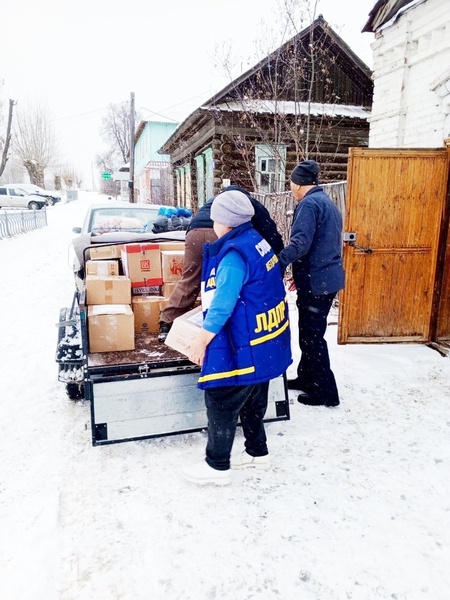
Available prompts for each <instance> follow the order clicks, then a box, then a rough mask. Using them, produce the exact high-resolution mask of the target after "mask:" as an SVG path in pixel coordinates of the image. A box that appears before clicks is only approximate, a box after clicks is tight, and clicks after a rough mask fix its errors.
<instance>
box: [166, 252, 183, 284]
mask: <svg viewBox="0 0 450 600" xmlns="http://www.w3.org/2000/svg"><path fill="white" fill-rule="evenodd" d="M183 264H184V252H181V251H180V250H162V251H161V267H162V278H163V281H164V283H173V282H174V281H178V280H179V279H181V276H182V275H183Z"/></svg>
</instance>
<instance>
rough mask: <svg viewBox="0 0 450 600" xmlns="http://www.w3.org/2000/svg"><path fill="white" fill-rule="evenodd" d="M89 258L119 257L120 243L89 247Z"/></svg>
mask: <svg viewBox="0 0 450 600" xmlns="http://www.w3.org/2000/svg"><path fill="white" fill-rule="evenodd" d="M89 252H90V258H91V260H104V259H108V258H120V257H121V244H117V245H116V246H102V245H100V244H99V245H98V246H95V247H92V248H90V249H89Z"/></svg>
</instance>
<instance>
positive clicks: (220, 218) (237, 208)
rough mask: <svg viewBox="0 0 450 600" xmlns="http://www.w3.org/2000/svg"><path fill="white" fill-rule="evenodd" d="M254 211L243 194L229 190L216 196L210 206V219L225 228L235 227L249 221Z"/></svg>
mask: <svg viewBox="0 0 450 600" xmlns="http://www.w3.org/2000/svg"><path fill="white" fill-rule="evenodd" d="M254 214H255V209H254V208H253V205H252V203H251V202H250V200H249V199H248V197H247V196H246V195H245V194H244V193H243V192H238V191H237V190H230V191H229V192H222V193H221V194H218V195H217V196H216V197H215V198H214V200H213V203H212V205H211V219H212V220H213V221H215V222H217V223H220V224H221V225H225V226H226V227H237V226H238V225H242V223H247V222H248V221H251V218H252V217H253V215H254Z"/></svg>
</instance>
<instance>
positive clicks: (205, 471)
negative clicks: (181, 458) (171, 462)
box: [181, 460, 231, 485]
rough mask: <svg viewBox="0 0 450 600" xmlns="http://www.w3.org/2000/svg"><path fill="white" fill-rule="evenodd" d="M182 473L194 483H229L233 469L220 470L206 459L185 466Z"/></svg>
mask: <svg viewBox="0 0 450 600" xmlns="http://www.w3.org/2000/svg"><path fill="white" fill-rule="evenodd" d="M181 475H182V476H183V477H184V478H185V479H187V481H190V482H192V483H196V484H198V485H206V484H208V483H213V484H214V485H229V484H230V483H231V469H227V470H226V471H219V470H217V469H213V468H212V467H210V466H209V465H208V463H207V462H206V461H205V460H202V461H201V462H199V463H195V464H194V465H190V466H188V467H183V468H182V469H181Z"/></svg>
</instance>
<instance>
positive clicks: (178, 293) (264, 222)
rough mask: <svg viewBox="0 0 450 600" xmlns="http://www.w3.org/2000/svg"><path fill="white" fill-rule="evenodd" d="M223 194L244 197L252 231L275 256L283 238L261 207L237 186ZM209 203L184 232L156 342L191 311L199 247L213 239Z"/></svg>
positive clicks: (198, 272)
mask: <svg viewBox="0 0 450 600" xmlns="http://www.w3.org/2000/svg"><path fill="white" fill-rule="evenodd" d="M226 191H238V192H242V193H243V194H245V195H246V196H247V198H248V199H249V200H250V202H251V203H252V205H253V208H254V211H255V214H254V216H253V218H252V225H253V227H254V228H255V229H256V231H258V232H259V233H260V234H261V235H262V236H263V238H264V239H265V240H266V241H267V242H269V244H270V245H271V246H272V248H273V250H274V251H275V254H279V253H280V252H281V250H282V249H283V247H284V244H283V238H282V237H281V235H280V234H279V232H278V230H277V226H276V225H275V222H274V221H273V219H272V218H271V216H270V214H269V211H268V210H267V209H266V208H265V206H264V205H263V204H261V202H258V200H256V199H255V198H253V197H252V196H251V195H250V194H249V193H248V192H247V191H246V190H244V189H243V188H241V187H239V186H237V185H230V186H228V187H225V188H224V189H223V190H222V191H221V192H220V193H223V192H226ZM213 201H214V198H211V199H210V200H209V201H208V202H207V203H206V204H204V205H203V206H202V207H201V208H200V210H199V211H198V212H197V213H196V214H195V215H194V217H192V221H191V224H190V226H189V228H188V230H187V234H186V241H185V252H184V266H183V274H182V276H181V279H180V280H179V281H178V282H177V285H176V286H175V288H174V290H173V292H172V295H171V296H170V299H169V302H168V304H167V306H166V308H165V309H163V310H162V311H161V314H160V320H159V335H158V340H159V341H160V342H164V341H165V339H166V337H167V334H168V333H169V331H170V328H171V327H172V323H173V321H174V319H176V318H177V317H179V316H181V315H183V314H184V313H185V312H187V311H188V310H191V309H192V308H193V307H194V304H195V301H196V299H197V297H198V295H199V292H200V280H201V269H202V250H203V244H205V243H210V242H213V241H215V240H216V239H217V236H216V234H215V233H214V229H213V221H212V219H211V216H210V212H211V205H212V202H213Z"/></svg>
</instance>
